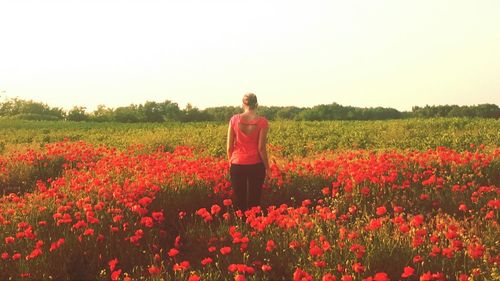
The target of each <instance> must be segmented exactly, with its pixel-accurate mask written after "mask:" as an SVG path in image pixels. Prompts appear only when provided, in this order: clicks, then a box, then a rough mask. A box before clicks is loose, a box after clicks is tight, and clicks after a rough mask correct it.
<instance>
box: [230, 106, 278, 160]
mask: <svg viewBox="0 0 500 281" xmlns="http://www.w3.org/2000/svg"><path fill="white" fill-rule="evenodd" d="M239 124H247V125H256V127H255V128H253V131H252V130H250V131H251V132H250V133H249V134H248V135H247V134H245V133H244V132H243V131H242V130H241V129H240V125H239ZM229 125H230V126H231V127H232V128H233V130H234V132H235V140H234V150H233V154H232V155H231V160H230V162H231V163H233V164H243V165H251V164H257V163H261V162H262V159H261V158H260V154H259V133H260V131H261V130H262V129H264V128H268V127H269V124H268V122H267V119H266V118H265V117H258V118H256V119H254V120H251V121H245V120H243V118H241V116H240V114H236V115H233V117H231V120H230V121H229Z"/></svg>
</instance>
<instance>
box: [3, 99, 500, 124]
mask: <svg viewBox="0 0 500 281" xmlns="http://www.w3.org/2000/svg"><path fill="white" fill-rule="evenodd" d="M239 112H241V107H235V106H219V107H209V108H206V109H203V110H200V109H198V108H197V107H196V106H193V105H192V104H191V103H188V104H187V105H186V108H184V109H182V110H181V109H180V108H179V106H178V104H177V103H174V102H172V101H169V100H165V101H164V102H155V101H146V102H145V103H144V104H139V105H135V104H131V105H129V106H122V107H118V108H116V109H113V108H107V107H106V106H104V105H99V106H98V108H97V109H96V110H95V111H94V112H92V113H87V112H85V108H84V107H80V106H75V107H73V108H72V109H71V110H69V111H68V112H67V113H66V112H65V111H64V110H62V109H60V108H52V107H49V106H48V105H46V104H44V103H40V102H34V101H31V100H30V101H25V100H21V99H17V98H16V99H9V100H6V101H5V102H3V103H0V116H3V117H14V118H18V119H27V120H62V119H64V117H65V116H66V115H68V116H67V118H66V119H67V120H71V121H86V120H91V121H97V122H111V121H115V122H121V123H138V122H151V123H160V122H165V121H178V122H201V121H217V122H227V121H228V120H229V118H230V117H231V116H232V115H234V114H237V113H239ZM259 113H260V114H261V115H262V116H264V117H266V118H267V119H269V120H304V121H321V120H388V119H405V118H411V117H418V118H436V117H481V118H495V119H498V118H500V108H499V107H498V106H497V105H496V104H479V105H473V106H458V105H438V106H429V105H426V106H425V107H419V106H414V107H413V108H412V111H411V112H401V111H398V110H396V109H394V108H385V107H374V108H372V107H370V108H362V107H353V106H343V105H340V104H338V103H332V104H320V105H316V106H313V107H311V108H309V107H296V106H259Z"/></svg>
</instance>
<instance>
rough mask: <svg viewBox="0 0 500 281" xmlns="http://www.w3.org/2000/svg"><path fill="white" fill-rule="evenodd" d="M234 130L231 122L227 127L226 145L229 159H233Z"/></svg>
mask: <svg viewBox="0 0 500 281" xmlns="http://www.w3.org/2000/svg"><path fill="white" fill-rule="evenodd" d="M234 135H235V134H234V130H233V127H232V126H231V124H229V127H228V128H227V145H226V153H227V160H228V161H231V155H233V151H234Z"/></svg>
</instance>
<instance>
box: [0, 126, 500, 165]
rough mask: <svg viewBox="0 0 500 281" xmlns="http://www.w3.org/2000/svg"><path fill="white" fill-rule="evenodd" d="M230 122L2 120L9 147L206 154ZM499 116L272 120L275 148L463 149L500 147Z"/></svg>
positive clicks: (215, 149)
mask: <svg viewBox="0 0 500 281" xmlns="http://www.w3.org/2000/svg"><path fill="white" fill-rule="evenodd" d="M226 134H227V122H224V123H220V122H217V123H216V122H191V123H188V124H186V123H179V122H165V123H134V124H124V123H109V122H99V123H97V122H64V123H63V122H50V121H43V122H42V121H38V122H33V121H20V120H0V142H1V143H3V144H4V145H3V147H4V150H8V148H9V146H13V145H16V144H26V143H34V144H40V143H46V142H56V141H62V140H64V139H65V138H67V139H70V140H73V141H76V140H84V141H86V142H90V143H93V144H106V145H110V146H116V147H119V148H125V147H127V146H129V145H133V144H144V145H145V146H146V148H155V147H158V146H160V145H162V146H164V147H165V149H167V150H168V149H170V148H173V147H175V146H178V145H187V146H194V147H197V148H198V149H199V150H200V151H203V152H204V153H206V154H209V155H214V156H221V155H224V154H225V145H226ZM499 139H500V120H495V119H479V118H433V119H403V120H385V121H272V122H270V132H269V143H270V148H269V151H270V154H271V155H275V156H287V157H293V156H308V155H314V154H315V153H317V152H319V151H325V150H344V149H374V150H389V149H418V150H425V149H429V148H436V147H438V146H446V147H449V148H452V149H455V150H458V151H463V150H466V149H469V147H470V144H471V143H472V144H484V145H486V146H491V147H498V146H499V144H500V142H499V141H498V140H499Z"/></svg>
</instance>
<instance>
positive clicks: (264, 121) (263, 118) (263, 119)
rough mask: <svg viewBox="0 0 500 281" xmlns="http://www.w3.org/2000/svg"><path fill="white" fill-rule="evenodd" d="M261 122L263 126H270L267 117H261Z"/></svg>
mask: <svg viewBox="0 0 500 281" xmlns="http://www.w3.org/2000/svg"><path fill="white" fill-rule="evenodd" d="M259 124H260V125H261V127H268V126H269V122H268V121H267V118H266V117H264V116H260V117H259Z"/></svg>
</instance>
